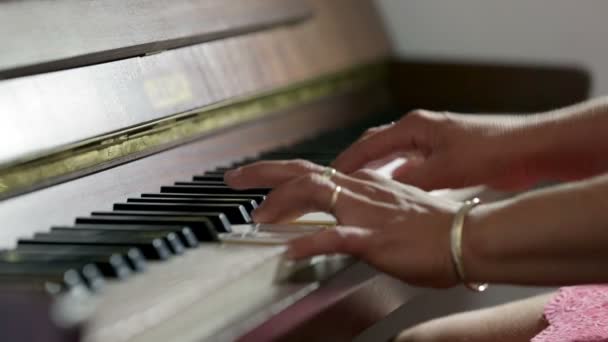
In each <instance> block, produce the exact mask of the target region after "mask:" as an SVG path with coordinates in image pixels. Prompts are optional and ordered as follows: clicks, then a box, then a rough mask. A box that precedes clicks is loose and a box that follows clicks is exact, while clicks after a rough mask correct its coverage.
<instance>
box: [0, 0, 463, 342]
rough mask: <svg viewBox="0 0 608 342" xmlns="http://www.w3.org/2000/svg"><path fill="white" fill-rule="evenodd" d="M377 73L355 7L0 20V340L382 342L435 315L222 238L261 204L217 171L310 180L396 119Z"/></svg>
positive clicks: (368, 282) (354, 3)
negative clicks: (301, 171) (284, 169)
mask: <svg viewBox="0 0 608 342" xmlns="http://www.w3.org/2000/svg"><path fill="white" fill-rule="evenodd" d="M392 56H393V51H392V48H391V44H390V42H389V39H388V37H387V34H386V32H385V30H384V27H383V23H382V21H381V19H380V17H379V15H378V13H377V10H376V8H375V7H374V4H373V2H371V1H366V0H332V1H323V0H307V1H304V0H247V1H244V0H198V1H186V0H174V1H160V0H134V1H121V0H106V1H103V2H102V1H69V0H57V1H53V2H45V1H9V2H2V3H0V113H1V117H2V125H0V146H2V147H1V148H0V218H1V222H2V227H1V229H0V249H1V251H0V340H2V341H17V340H19V341H87V342H98V341H116V342H118V341H133V342H135V341H168V340H170V341H233V340H238V341H270V340H273V341H274V340H280V341H348V340H356V341H378V340H387V339H389V338H390V337H392V336H394V335H395V334H396V333H397V332H398V331H399V330H400V329H401V328H404V327H406V326H407V325H411V324H414V323H416V322H419V321H421V320H423V319H427V318H430V317H433V316H434V315H438V314H439V313H441V312H440V311H432V310H429V306H428V303H429V301H430V300H431V298H432V299H434V301H435V302H439V303H441V302H445V301H446V300H448V299H446V298H452V297H449V296H448V295H453V294H450V292H442V293H435V292H433V291H429V290H421V289H416V288H413V287H411V286H408V285H406V284H403V283H401V282H399V281H397V280H395V279H393V278H391V277H388V276H386V275H383V274H381V273H378V272H377V271H375V270H374V269H372V268H370V267H369V266H367V265H365V264H363V263H361V262H358V261H356V260H351V259H348V258H345V257H341V256H327V257H321V258H316V259H313V260H309V261H307V262H304V263H302V264H296V265H293V264H290V263H286V262H285V260H283V258H282V253H283V251H284V247H283V246H282V245H254V244H237V243H229V242H228V243H227V242H221V241H220V239H219V238H218V236H219V235H220V234H221V233H225V232H230V231H235V232H238V231H239V229H247V228H246V227H247V226H243V225H248V224H250V223H251V219H250V216H249V214H250V212H251V211H252V210H253V209H254V208H255V207H256V206H257V205H259V204H260V202H261V201H263V200H264V196H265V194H266V193H267V191H268V190H267V189H255V190H251V191H245V192H237V191H233V190H231V189H228V188H227V187H226V186H225V185H224V184H223V173H224V172H225V171H226V170H228V169H230V168H232V167H235V166H237V165H242V164H245V163H249V162H252V161H255V160H260V159H292V158H303V159H308V160H312V161H314V162H316V163H319V164H325V165H326V164H328V163H330V162H331V160H332V159H333V158H334V157H335V155H336V154H337V153H338V152H339V151H340V150H341V149H342V148H344V147H345V146H347V145H348V144H349V143H350V142H352V141H353V140H355V139H356V138H357V137H358V136H359V135H360V134H361V133H362V132H363V131H364V130H365V128H367V127H369V126H371V125H374V124H377V123H382V122H387V121H391V120H393V119H394V118H396V117H398V115H400V114H401V113H402V112H401V109H402V108H403V107H402V106H399V105H398V104H397V102H396V101H395V99H394V97H393V94H392V89H393V87H392V86H391V82H390V80H391V74H392V73H393V71H394V68H393V67H392V63H391V59H392ZM417 70H418V69H417ZM396 72H397V73H398V74H399V75H401V74H402V73H404V72H405V73H407V72H409V71H404V70H403V69H398V70H397V71H396ZM402 99H403V98H402ZM296 224H297V225H303V224H308V226H307V227H311V226H314V225H315V224H331V218H330V217H329V218H328V217H327V216H323V215H316V216H311V217H304V218H303V219H302V221H300V222H299V223H296ZM243 227H245V228H243ZM292 228H293V227H292ZM286 229H290V228H289V227H287V228H286ZM404 308H405V309H404ZM443 313H445V312H443ZM396 314H398V315H396ZM397 316H398V317H397Z"/></svg>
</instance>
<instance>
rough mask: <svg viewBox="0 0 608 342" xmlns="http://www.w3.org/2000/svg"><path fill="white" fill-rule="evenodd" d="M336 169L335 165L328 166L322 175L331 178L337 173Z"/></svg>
mask: <svg viewBox="0 0 608 342" xmlns="http://www.w3.org/2000/svg"><path fill="white" fill-rule="evenodd" d="M336 172H337V171H336V169H334V168H333V167H329V166H328V167H326V168H325V170H323V173H322V174H321V177H323V178H325V179H327V180H330V179H331V178H332V177H333V176H335V175H336Z"/></svg>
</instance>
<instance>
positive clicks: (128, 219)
mask: <svg viewBox="0 0 608 342" xmlns="http://www.w3.org/2000/svg"><path fill="white" fill-rule="evenodd" d="M183 214H184V213H171V214H166V213H162V212H144V211H136V212H126V211H106V212H103V211H100V212H93V213H92V217H78V218H76V223H77V224H81V223H90V224H97V223H103V224H120V225H123V224H127V225H130V224H141V225H151V226H154V225H167V224H170V225H184V226H187V227H189V228H190V229H191V230H192V231H193V232H194V234H195V235H196V238H197V239H198V240H199V241H218V239H217V233H218V232H219V233H224V232H229V231H232V228H231V227H230V222H228V219H227V218H226V215H224V214H217V215H216V216H214V217H209V216H207V217H205V216H200V215H196V216H193V215H183ZM215 221H218V222H217V223H216V222H215Z"/></svg>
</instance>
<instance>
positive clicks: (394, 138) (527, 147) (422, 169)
mask: <svg viewBox="0 0 608 342" xmlns="http://www.w3.org/2000/svg"><path fill="white" fill-rule="evenodd" d="M530 127H531V125H529V124H528V122H527V121H526V118H525V117H523V116H497V115H492V116H485V115H483V116H482V115H463V114H455V113H447V112H441V113H439V112H430V111H424V110H416V111H413V112H411V113H409V114H407V115H406V116H405V117H403V118H402V119H401V120H399V121H398V122H396V123H394V124H390V125H385V126H380V127H375V128H371V129H369V130H368V131H367V132H366V133H365V134H364V135H363V136H362V137H361V138H360V139H359V140H358V141H356V142H355V143H354V144H353V145H351V146H350V147H349V148H348V149H346V150H345V151H344V152H342V153H341V154H340V155H339V156H338V158H337V159H336V160H335V162H334V164H333V166H334V167H335V168H336V169H338V170H340V171H342V172H344V173H347V174H348V173H352V172H354V171H356V170H358V169H361V168H364V167H365V166H366V165H367V164H369V163H371V162H374V161H377V160H381V159H383V158H386V157H390V156H391V155H396V154H399V153H401V154H402V155H405V156H406V157H408V162H407V163H406V164H405V165H403V166H401V167H399V168H398V169H397V170H395V172H394V173H393V178H394V179H395V180H398V181H401V182H403V183H406V184H410V185H413V186H416V187H419V188H422V189H425V190H431V189H440V188H459V187H465V186H471V185H478V184H487V185H490V186H492V187H494V188H497V189H501V190H520V189H525V188H527V187H530V186H532V185H534V184H535V183H536V182H538V181H540V180H542V178H543V174H542V172H541V171H540V170H536V169H535V168H534V167H532V166H533V165H535V164H534V163H533V162H531V159H532V158H533V156H535V155H537V154H538V151H539V150H540V149H541V148H542V146H541V145H542V142H541V141H540V140H539V137H538V136H537V135H534V134H530V132H529V131H530Z"/></svg>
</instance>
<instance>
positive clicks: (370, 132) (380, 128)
mask: <svg viewBox="0 0 608 342" xmlns="http://www.w3.org/2000/svg"><path fill="white" fill-rule="evenodd" d="M394 124H395V123H394V122H391V123H389V124H386V125H382V126H377V127H372V128H369V129H367V130H366V131H365V132H364V133H363V134H362V135H361V137H360V138H359V139H366V138H369V137H370V136H372V135H374V134H376V133H379V132H382V131H384V130H386V129H387V128H389V127H391V126H392V125H394Z"/></svg>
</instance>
